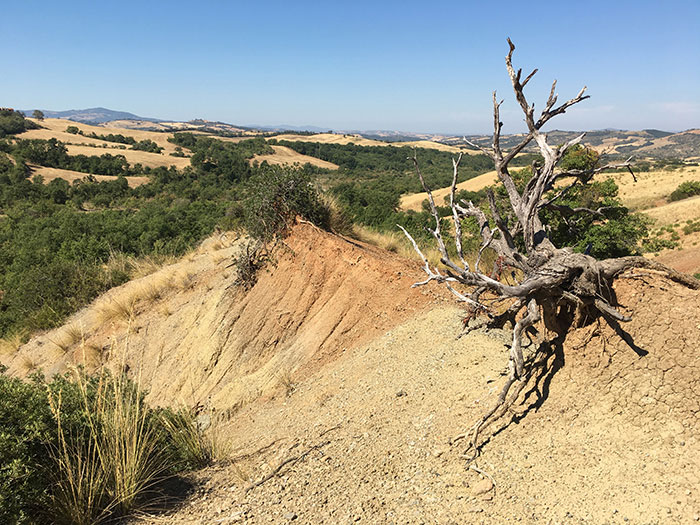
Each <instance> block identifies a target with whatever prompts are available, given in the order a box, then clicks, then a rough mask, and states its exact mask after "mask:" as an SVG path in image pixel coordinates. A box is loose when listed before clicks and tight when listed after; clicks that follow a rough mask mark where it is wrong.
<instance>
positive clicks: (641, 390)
mask: <svg viewBox="0 0 700 525" xmlns="http://www.w3.org/2000/svg"><path fill="white" fill-rule="evenodd" d="M640 278H641V279H645V280H646V283H642V282H641V281H638V280H637V279H634V280H632V279H629V280H623V281H622V282H621V283H620V284H619V285H618V286H617V291H618V294H619V298H620V301H621V302H622V304H624V305H625V307H626V308H625V311H627V312H630V313H633V314H634V315H635V316H636V318H635V320H634V321H633V322H632V326H631V327H629V328H628V330H629V332H630V333H631V334H633V338H634V343H635V344H636V345H638V347H639V348H638V351H640V352H644V351H646V352H649V353H648V355H646V356H645V357H640V356H639V355H638V354H637V353H636V352H635V351H634V350H633V349H632V348H630V347H629V346H627V345H626V344H625V343H624V342H622V340H621V339H620V338H619V337H617V336H616V335H615V334H614V333H613V332H612V331H611V330H608V329H607V328H601V329H598V327H597V325H591V326H589V327H585V328H583V329H581V330H579V331H578V332H575V333H573V334H571V336H570V338H569V342H568V343H567V344H565V354H558V355H557V356H552V358H551V359H553V360H554V372H553V373H550V374H547V375H546V376H543V377H541V378H540V379H539V382H538V383H537V384H533V385H532V389H531V390H530V391H529V393H528V394H527V396H526V397H525V399H524V400H523V401H522V403H520V404H519V405H518V406H516V407H515V409H514V410H513V414H512V417H511V418H510V419H508V418H506V420H505V421H503V422H501V423H500V424H499V425H498V426H497V427H496V428H495V429H494V430H495V431H497V432H496V435H495V436H493V437H492V438H491V439H490V440H489V441H488V443H486V445H485V446H484V448H483V452H482V455H481V457H480V458H479V459H478V461H477V465H478V467H479V469H480V470H481V471H482V472H485V473H486V474H487V476H488V477H485V476H483V475H481V474H479V473H478V472H476V471H474V470H468V469H465V464H464V461H463V460H461V459H460V453H461V452H462V448H461V447H460V446H450V445H449V444H448V441H449V439H450V437H452V436H455V435H457V434H459V433H461V432H462V431H464V430H465V429H466V428H468V427H469V425H470V424H471V423H472V422H473V421H474V420H475V419H476V418H478V417H479V415H480V414H482V413H483V412H484V410H486V408H487V407H489V406H490V405H491V404H492V403H493V402H494V400H495V398H496V396H497V394H498V389H499V387H500V385H501V383H502V381H503V375H504V373H505V362H506V352H505V348H504V345H505V343H506V342H507V337H506V336H504V334H503V333H502V332H500V331H499V332H495V333H492V334H484V333H474V334H470V335H469V336H467V337H465V338H462V339H459V340H455V338H454V336H455V334H457V333H458V332H459V329H460V325H461V321H460V317H461V311H460V310H459V309H458V308H455V307H452V306H436V307H434V308H433V309H431V310H429V311H427V312H425V313H423V314H419V315H418V316H417V317H414V318H411V319H409V320H407V321H406V322H404V323H403V324H401V325H400V326H397V327H395V328H393V329H392V330H390V331H389V332H387V333H386V334H385V335H383V336H382V337H380V338H378V339H375V340H374V341H372V342H370V343H368V344H363V345H359V346H357V347H355V348H348V349H347V350H346V351H344V352H343V354H342V355H341V356H340V357H339V358H338V359H336V360H335V361H333V362H330V363H328V364H327V365H326V366H325V367H323V368H322V369H320V370H319V371H318V372H317V373H315V374H313V375H312V376H310V377H308V378H307V379H301V380H296V381H295V384H294V387H293V389H292V390H291V391H290V390H289V389H283V388H282V387H280V389H279V390H278V392H277V395H276V397H274V398H273V399H267V400H265V401H264V402H262V401H260V402H258V403H254V404H251V405H249V406H247V407H245V408H244V409H243V410H241V411H240V412H239V413H237V414H236V415H235V416H234V423H233V424H232V426H231V428H230V431H229V432H230V433H229V435H230V437H231V439H232V440H233V443H234V446H235V447H236V453H235V454H234V460H233V462H232V463H229V464H226V463H222V464H221V465H218V466H216V467H213V468H210V469H208V470H205V471H203V472H200V473H198V474H196V475H195V476H193V479H194V480H195V482H196V483H197V484H198V489H197V490H196V491H195V492H194V493H193V494H192V495H191V496H190V497H189V499H188V500H187V501H186V503H185V504H184V505H182V506H181V507H180V508H179V509H176V510H174V511H170V512H168V513H165V514H162V515H156V516H153V517H152V518H150V517H143V518H142V519H139V520H135V521H136V522H137V523H149V524H151V523H152V524H156V523H212V522H216V523H238V522H241V523H251V524H253V523H270V522H273V523H286V522H289V521H296V522H299V523H309V524H315V523H355V522H361V523H362V522H368V523H396V524H399V523H445V524H447V523H453V524H461V523H482V524H501V523H515V522H520V523H543V524H550V523H551V524H554V523H560V524H564V523H566V524H573V523H591V524H605V523H610V524H613V523H614V524H617V523H619V524H625V523H632V524H654V523H691V522H693V520H695V519H696V516H697V515H698V514H699V513H700V493H698V486H700V474H699V472H700V469H699V467H700V440H699V439H698V430H699V429H698V419H697V415H698V413H699V412H700V391H699V390H698V386H699V384H700V383H699V382H698V381H699V380H698V377H700V374H699V373H700V359H698V358H699V356H698V353H697V351H695V345H694V344H693V341H694V340H695V339H696V338H697V337H698V336H700V324H698V319H700V301H698V294H697V292H690V291H688V290H685V289H681V288H679V287H676V286H675V285H673V284H670V283H668V282H666V281H665V280H664V279H661V278H658V277H656V276H645V277H640ZM652 304H653V308H650V305H652ZM688 309H690V310H688ZM652 325H653V326H655V327H656V329H654V330H649V327H650V326H652ZM563 355H565V357H562V356H563ZM300 456H301V459H299V460H297V461H289V462H288V463H285V466H283V467H282V468H281V469H280V470H279V473H278V475H275V476H272V477H271V478H270V479H268V480H267V481H265V482H264V483H261V484H260V485H259V486H257V487H254V488H252V489H251V490H248V489H249V487H251V485H252V484H253V483H257V482H260V481H261V480H264V479H265V477H266V475H267V474H270V473H271V472H273V471H274V469H276V468H278V467H279V466H280V465H282V464H283V463H284V462H285V461H288V460H294V458H298V457H300ZM235 458H238V459H235Z"/></svg>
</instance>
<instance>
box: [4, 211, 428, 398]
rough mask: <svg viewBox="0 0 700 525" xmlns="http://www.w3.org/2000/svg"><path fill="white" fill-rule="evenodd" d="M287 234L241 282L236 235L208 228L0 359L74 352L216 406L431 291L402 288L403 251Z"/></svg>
mask: <svg viewBox="0 0 700 525" xmlns="http://www.w3.org/2000/svg"><path fill="white" fill-rule="evenodd" d="M285 244H286V248H285V249H284V250H283V251H282V252H281V253H280V256H279V260H278V263H277V267H276V268H275V269H274V270H273V271H271V272H269V273H263V274H262V275H261V277H260V279H259V281H258V283H257V284H256V285H255V287H253V289H252V290H251V291H250V292H249V293H247V294H242V293H241V289H239V288H238V287H237V286H236V285H235V284H234V283H235V281H236V278H237V275H236V273H235V271H234V270H233V269H232V268H231V266H232V265H231V261H232V258H233V256H234V255H235V253H237V251H238V250H239V249H240V243H236V242H234V243H233V244H232V245H230V246H228V242H227V240H221V239H218V238H214V239H210V240H209V241H207V242H206V243H205V244H204V245H203V247H202V249H201V250H200V251H199V252H196V253H194V254H192V255H191V256H190V257H188V258H186V259H184V260H182V261H181V262H179V263H177V264H175V265H172V266H167V267H165V268H163V269H162V270H160V271H158V272H156V273H154V274H152V275H149V276H147V277H144V278H142V279H138V280H136V281H132V282H129V283H127V284H125V285H123V286H121V287H118V288H114V289H112V290H110V291H109V292H107V293H106V294H105V295H104V296H102V297H101V298H99V299H98V300H97V301H96V302H95V303H93V305H91V306H89V307H87V308H85V309H84V310H82V311H81V312H79V313H78V314H76V315H75V316H74V317H72V318H71V319H69V320H68V322H67V326H68V327H70V329H66V328H61V329H58V330H53V331H50V332H48V333H46V334H43V335H40V336H38V337H35V338H33V339H32V340H31V341H29V342H28V343H27V344H26V345H24V346H23V347H22V348H21V349H20V350H19V352H18V353H16V354H15V355H13V356H11V358H10V359H9V360H7V358H5V359H3V361H4V364H6V365H7V366H9V370H10V372H11V373H15V374H24V373H27V372H28V371H30V369H31V370H33V369H35V368H37V367H40V368H42V369H43V370H44V371H45V372H46V373H48V374H50V375H53V374H55V373H60V372H62V371H64V370H66V367H67V366H70V365H71V364H75V363H83V364H85V365H87V366H89V367H90V368H91V369H94V368H95V367H98V366H102V365H106V366H110V367H112V366H123V365H124V364H126V365H127V366H128V367H129V369H131V370H133V371H134V373H136V374H137V375H138V376H139V377H140V378H141V380H142V381H143V386H144V387H145V388H147V389H148V390H149V391H150V392H151V393H150V395H149V399H150V401H151V402H153V403H156V404H163V403H166V404H172V402H173V400H176V401H177V402H178V403H183V404H187V405H194V404H196V403H211V406H212V407H213V408H215V409H218V410H224V409H230V408H231V407H234V406H237V405H240V404H244V403H246V402H249V401H251V400H254V399H255V398H257V397H259V396H262V395H266V394H269V393H270V392H272V391H274V390H275V389H276V388H278V387H279V384H280V380H281V379H280V378H281V376H282V375H283V374H289V375H290V376H292V377H297V376H300V377H303V376H305V375H307V374H309V373H310V372H311V371H313V370H316V369H318V367H319V366H320V365H321V364H322V363H324V362H327V361H328V360H333V359H334V358H335V357H337V356H338V355H339V354H340V353H342V351H343V348H348V347H351V346H354V345H356V344H358V343H359V342H361V341H368V340H371V339H372V338H374V337H377V336H378V335H380V334H381V333H383V332H384V331H386V330H387V329H389V328H391V327H392V326H394V325H395V324H397V323H399V322H401V321H402V320H403V319H406V318H407V317H408V316H412V315H414V314H415V313H416V312H417V311H420V310H421V309H423V308H425V306H426V305H427V304H428V302H429V298H430V294H428V295H426V294H423V293H416V292H415V291H412V290H411V289H410V285H411V284H412V283H413V281H414V280H415V279H416V278H417V277H418V273H417V269H416V268H415V267H414V265H413V264H412V263H411V262H410V261H407V260H403V259H400V258H398V257H396V256H393V255H391V254H387V253H383V252H381V251H379V250H377V249H375V248H372V247H370V246H366V245H359V244H357V243H356V242H355V241H348V240H344V239H342V238H338V237H335V236H333V235H331V234H328V233H324V232H321V231H319V230H317V229H316V228H315V227H313V226H310V225H307V224H300V225H299V226H297V228H296V234H295V235H292V237H290V238H289V239H288V240H287V241H286V243H285ZM387 276H388V278H387V283H386V286H385V287H384V288H383V289H379V290H378V289H377V288H376V283H377V282H379V281H382V280H383V279H384V278H385V277H387ZM261 305H268V307H263V308H261ZM124 312H127V314H126V315H124ZM130 314H133V318H132V319H130ZM76 331H77V332H78V333H79V336H78V337H75V332H76ZM173 334H181V336H175V337H173ZM71 338H72V340H71ZM203 341H206V343H205V344H203ZM156 348H157V350H155V349H156ZM28 363H31V365H32V366H29V367H28V366H27V365H28ZM234 378H235V381H234V380H233V379H234Z"/></svg>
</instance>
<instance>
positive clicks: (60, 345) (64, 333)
mask: <svg viewBox="0 0 700 525" xmlns="http://www.w3.org/2000/svg"><path fill="white" fill-rule="evenodd" d="M84 337H85V334H84V331H83V328H82V327H81V326H78V325H76V324H69V325H66V326H64V327H63V328H62V329H61V331H60V332H59V333H58V335H57V336H56V338H55V339H49V340H50V341H51V342H52V343H53V344H54V345H55V346H56V348H57V349H58V350H60V351H61V353H63V354H65V353H68V351H69V350H70V349H71V347H72V346H73V345H74V344H76V343H79V342H81V341H83V340H84Z"/></svg>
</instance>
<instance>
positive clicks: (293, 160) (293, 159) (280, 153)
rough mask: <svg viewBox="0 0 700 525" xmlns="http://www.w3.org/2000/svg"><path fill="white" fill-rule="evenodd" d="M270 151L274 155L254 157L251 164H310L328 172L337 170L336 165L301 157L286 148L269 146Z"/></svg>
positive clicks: (299, 154) (305, 156)
mask: <svg viewBox="0 0 700 525" xmlns="http://www.w3.org/2000/svg"><path fill="white" fill-rule="evenodd" d="M271 147H272V149H274V150H275V152H274V153H272V154H269V155H256V156H255V157H253V158H252V159H251V161H250V162H251V163H253V162H256V163H259V164H261V163H263V162H267V163H268V164H276V165H288V166H291V165H294V164H300V165H304V164H307V163H308V164H311V165H312V166H318V167H319V168H325V169H329V170H337V169H338V167H339V166H338V165H337V164H333V163H332V162H327V161H325V160H321V159H317V158H316V157H310V156H308V155H302V154H301V153H297V152H296V151H294V150H293V149H291V148H288V147H286V146H271Z"/></svg>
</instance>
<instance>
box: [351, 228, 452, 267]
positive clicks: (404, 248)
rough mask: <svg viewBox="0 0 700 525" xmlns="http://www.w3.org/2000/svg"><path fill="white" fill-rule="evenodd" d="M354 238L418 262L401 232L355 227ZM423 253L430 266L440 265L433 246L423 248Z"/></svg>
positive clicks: (437, 254) (415, 254)
mask: <svg viewBox="0 0 700 525" xmlns="http://www.w3.org/2000/svg"><path fill="white" fill-rule="evenodd" d="M355 237H356V238H357V239H359V240H360V241H362V242H366V243H367V244H371V245H373V246H377V247H378V248H382V249H383V250H387V251H389V252H392V253H395V254H397V255H400V256H401V257H405V258H407V259H415V260H420V257H419V256H418V254H417V253H416V252H415V250H414V249H413V246H411V243H410V242H409V241H408V239H406V237H405V235H404V234H403V233H401V232H379V231H376V230H372V229H370V228H367V227H364V226H359V225H355ZM423 253H424V254H425V256H426V258H427V259H428V261H429V262H430V264H431V265H433V266H435V265H438V264H440V252H439V251H438V249H437V248H435V247H433V246H430V247H427V248H424V249H423Z"/></svg>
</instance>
